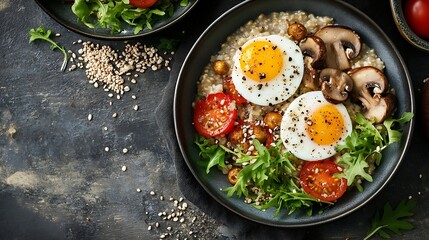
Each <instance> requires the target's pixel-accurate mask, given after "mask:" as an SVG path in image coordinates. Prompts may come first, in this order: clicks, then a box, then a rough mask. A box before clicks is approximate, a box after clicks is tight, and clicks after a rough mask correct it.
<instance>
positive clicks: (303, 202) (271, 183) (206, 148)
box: [196, 138, 320, 216]
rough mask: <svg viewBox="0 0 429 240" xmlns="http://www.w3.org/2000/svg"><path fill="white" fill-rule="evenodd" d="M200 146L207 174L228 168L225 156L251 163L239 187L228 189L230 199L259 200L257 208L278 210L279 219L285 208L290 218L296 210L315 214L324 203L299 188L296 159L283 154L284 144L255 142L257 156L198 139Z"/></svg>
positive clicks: (242, 175)
mask: <svg viewBox="0 0 429 240" xmlns="http://www.w3.org/2000/svg"><path fill="white" fill-rule="evenodd" d="M196 144H197V145H198V146H199V147H200V150H201V152H200V155H201V157H202V158H203V159H205V160H206V163H207V168H206V172H208V171H209V169H210V168H211V167H213V166H216V165H218V166H219V167H221V168H222V167H225V156H228V157H231V156H234V157H235V161H236V162H237V163H249V164H248V165H247V166H245V167H243V168H242V169H241V170H240V172H239V173H238V175H237V177H238V181H237V183H236V184H235V185H233V186H230V187H227V188H225V189H224V191H226V192H227V196H228V197H232V196H233V195H236V196H238V197H241V196H245V197H249V198H252V199H254V200H255V203H254V204H253V206H254V207H256V208H258V209H261V210H264V209H268V208H271V207H274V208H277V210H276V213H275V216H277V215H278V214H279V212H280V210H281V209H282V208H288V209H289V214H292V213H293V212H294V211H295V210H296V209H300V208H305V209H306V210H307V213H308V214H311V213H312V212H311V210H312V209H311V206H312V205H313V202H320V200H319V199H317V198H314V197H312V196H310V195H308V194H307V193H305V192H304V190H302V189H301V188H300V187H298V185H297V184H296V182H298V181H299V178H298V176H296V175H294V173H296V168H295V167H294V165H293V164H292V160H291V159H292V158H293V156H292V154H290V153H288V152H287V153H281V151H280V149H281V145H282V142H281V141H279V142H278V143H277V144H276V146H271V147H270V148H267V147H265V146H263V145H262V144H261V143H260V142H259V141H258V140H256V139H254V140H253V145H254V146H255V149H256V150H257V152H258V153H257V155H255V156H249V155H246V154H244V153H243V152H242V151H238V152H235V151H232V150H230V149H228V148H226V147H224V146H222V145H210V144H209V141H208V140H206V139H204V138H199V139H197V141H196ZM250 163H251V164H250ZM249 186H252V187H256V188H257V189H258V191H257V193H256V192H252V191H250V189H249ZM264 196H270V197H269V198H264Z"/></svg>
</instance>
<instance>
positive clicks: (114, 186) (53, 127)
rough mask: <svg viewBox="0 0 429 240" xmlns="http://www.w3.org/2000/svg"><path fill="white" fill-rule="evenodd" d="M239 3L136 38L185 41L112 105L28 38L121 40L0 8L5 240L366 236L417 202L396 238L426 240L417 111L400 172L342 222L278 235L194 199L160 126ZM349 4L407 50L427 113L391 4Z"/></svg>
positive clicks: (29, 9)
mask: <svg viewBox="0 0 429 240" xmlns="http://www.w3.org/2000/svg"><path fill="white" fill-rule="evenodd" d="M239 2H240V1H238V0H219V1H205V0H201V1H200V3H199V4H198V5H197V7H196V9H195V10H193V12H191V13H190V14H189V15H188V16H186V17H185V18H184V19H183V20H182V21H181V22H179V23H178V24H176V25H174V26H173V27H171V28H168V29H167V30H164V31H162V32H159V33H157V34H155V35H153V36H150V37H142V38H139V39H136V40H132V41H130V43H135V42H136V41H139V42H142V43H145V44H148V45H156V44H157V43H158V42H159V39H160V38H162V37H166V38H179V39H181V44H180V46H179V48H178V49H177V53H176V54H174V55H173V65H171V67H172V71H169V70H168V69H166V68H164V69H162V70H159V71H147V72H146V73H144V74H139V76H138V78H137V84H136V85H135V86H133V87H132V89H131V92H130V93H127V94H125V95H124V96H123V98H122V99H120V100H116V99H115V100H112V99H110V98H109V97H108V96H107V95H106V93H104V92H103V91H102V90H101V89H100V88H94V87H93V86H92V85H91V84H88V80H87V78H86V76H85V73H84V71H82V70H80V69H78V70H75V71H70V72H69V71H65V72H61V71H59V68H60V65H61V60H62V55H61V53H60V52H58V51H51V50H50V49H49V44H47V43H43V42H37V43H34V44H30V43H29V42H28V40H29V35H28V31H29V29H31V28H37V27H38V26H40V25H42V26H44V27H45V28H47V29H52V30H53V32H54V33H60V34H61V36H60V37H55V40H56V41H58V42H59V43H60V44H62V45H63V46H64V47H65V48H66V49H70V50H72V51H75V52H76V51H77V50H78V48H79V46H78V45H77V44H73V42H76V41H78V40H79V39H82V40H84V41H92V42H93V43H98V44H103V45H109V46H111V47H112V48H114V49H123V48H124V45H125V43H124V42H123V41H102V40H98V39H93V38H88V37H84V36H81V35H78V34H76V33H74V32H70V31H68V30H67V29H66V28H64V27H63V26H61V25H60V24H58V23H57V22H55V21H54V20H52V19H51V18H50V17H48V15H47V14H46V13H45V12H43V10H42V9H40V8H39V7H38V6H37V4H36V3H35V2H34V1H31V0H2V1H0V23H1V24H0V34H1V38H0V54H1V56H0V239H120V238H125V239H159V238H162V237H164V236H165V238H166V239H185V238H187V239H277V238H278V239H280V238H282V239H347V238H349V239H362V238H363V236H365V234H366V232H367V231H368V230H369V228H370V221H371V218H372V216H373V215H374V213H375V212H376V210H377V209H382V207H383V206H384V204H385V203H386V201H389V202H391V203H392V204H393V205H396V204H397V203H398V202H399V201H401V200H404V199H408V198H409V197H412V198H413V199H414V200H416V202H417V206H416V208H415V209H414V213H415V215H414V216H413V217H411V218H410V222H412V224H413V225H414V226H415V229H413V230H411V231H405V232H404V233H405V235H404V236H393V238H394V239H429V237H428V236H429V229H428V227H427V226H428V225H429V212H428V210H427V209H428V208H429V201H428V194H429V188H428V186H429V180H428V179H429V177H428V170H429V161H428V160H429V148H428V147H427V146H428V144H427V139H426V138H425V137H424V136H423V133H422V121H421V118H420V117H421V116H420V112H419V111H417V115H416V118H417V121H416V125H415V126H416V128H415V130H414V135H413V138H412V142H411V147H410V149H409V151H408V152H407V154H406V156H405V158H404V160H403V163H402V164H401V166H400V168H399V170H398V171H397V173H396V174H395V175H394V177H393V178H392V179H391V181H390V182H389V183H388V184H387V186H386V187H385V188H384V189H383V190H382V191H381V192H380V193H379V194H378V195H377V196H376V197H375V198H374V199H373V200H371V201H370V202H369V203H368V204H367V205H365V206H364V207H362V208H361V209H359V210H358V211H355V212H354V213H352V214H350V215H348V216H346V217H343V218H341V219H339V220H336V221H333V222H330V223H327V224H322V225H318V226H314V227H306V228H293V229H288V228H275V227H269V226H264V225H261V224H256V223H253V222H249V221H248V220H245V219H242V218H241V217H238V216H236V215H235V214H233V213H231V212H229V211H227V210H225V209H223V208H222V207H221V206H220V205H218V204H217V203H216V202H214V201H213V200H212V199H208V198H202V199H201V201H193V202H191V201H189V200H188V199H187V198H186V196H185V195H184V194H183V192H182V191H181V190H180V187H179V186H180V182H181V179H176V171H177V170H176V168H175V166H174V161H173V160H172V159H171V155H170V152H169V151H170V149H171V148H170V147H169V145H170V144H169V142H170V143H171V142H172V141H175V140H174V138H171V135H172V132H167V133H166V131H171V129H163V128H162V126H163V125H159V122H158V121H157V116H158V114H159V111H160V109H161V110H162V108H159V107H160V103H161V102H162V99H163V98H165V97H166V96H167V97H168V96H169V95H170V94H171V92H169V91H170V90H171V89H169V88H168V86H171V84H172V83H171V81H175V76H176V74H177V71H178V69H179V68H180V65H181V62H183V60H184V57H185V55H186V52H187V49H189V47H190V46H191V44H192V43H193V41H195V39H196V37H197V36H198V35H199V34H200V33H201V32H202V31H203V30H204V29H205V28H206V27H207V26H208V25H209V24H210V22H211V21H213V20H214V19H215V18H216V17H217V16H219V15H220V14H221V13H223V12H224V11H226V10H227V9H229V8H230V7H232V6H234V5H235V4H237V3H239ZM347 2H349V3H351V4H352V5H354V6H356V7H357V8H359V9H360V10H362V11H363V12H365V13H366V14H367V15H368V16H369V17H370V18H372V19H373V20H374V21H375V22H376V23H377V24H378V25H379V26H380V27H381V28H382V29H383V30H384V31H385V33H386V34H387V35H388V36H389V37H390V39H391V40H392V41H393V42H394V44H395V45H396V47H397V48H398V49H399V51H400V53H401V54H402V57H403V58H404V60H405V62H406V64H407V67H408V69H409V72H410V75H411V78H412V81H413V85H414V91H415V94H416V100H417V101H416V102H417V109H419V108H420V107H421V103H420V101H419V99H420V89H421V87H422V84H423V79H424V78H426V77H429V53H427V52H423V51H420V50H417V49H415V48H414V47H412V46H411V45H409V44H408V43H407V42H406V41H405V40H404V39H403V38H402V37H401V35H400V34H399V32H398V31H397V29H396V27H395V25H394V22H393V18H392V16H391V12H390V7H389V2H388V1H387V0H385V1H359V0H350V1H347ZM333 11H334V10H333ZM69 66H70V64H69ZM173 84H174V82H173ZM131 95H136V97H137V98H136V99H132V98H131ZM170 98H171V96H170ZM110 101H113V104H112V105H110V104H109V102H110ZM134 105H139V106H140V108H139V110H138V111H135V110H133V106H134ZM167 111H168V110H167ZM171 111H172V110H171ZM115 112H116V113H118V117H116V118H113V117H112V114H113V113H115ZM88 114H92V116H93V119H92V120H91V121H88ZM105 127H106V129H105ZM106 146H108V147H109V148H110V151H108V152H106V151H105V147H106ZM123 148H127V149H128V150H129V151H128V153H126V154H124V153H123V152H122V149H123ZM123 166H126V167H127V170H126V171H122V169H121V168H122V167H123ZM196 188H198V186H197V185H196ZM199 188H200V187H199ZM137 189H141V191H137ZM199 190H200V191H201V189H199ZM174 201H177V202H176V203H177V204H175V202H174ZM186 205H187V207H186ZM184 208H186V210H183V209H184ZM173 211H174V212H173ZM180 212H181V214H182V215H181V216H180V214H179V213H180ZM173 213H176V215H174V214H173ZM175 216H176V217H177V218H176V219H174V217H175ZM225 216H227V217H225ZM164 218H165V219H164ZM181 219H183V220H181ZM374 239H377V238H374Z"/></svg>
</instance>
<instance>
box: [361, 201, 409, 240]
mask: <svg viewBox="0 0 429 240" xmlns="http://www.w3.org/2000/svg"><path fill="white" fill-rule="evenodd" d="M415 206H416V202H415V201H413V200H408V201H401V202H400V203H399V204H398V206H396V208H395V209H393V208H392V206H391V205H390V203H389V202H387V203H386V204H385V205H384V209H383V213H382V214H381V215H380V212H379V211H377V212H376V214H375V216H374V218H373V219H372V222H371V229H370V230H369V231H368V234H367V236H365V238H364V240H368V239H369V238H371V237H372V236H373V235H374V234H376V233H378V235H379V236H380V237H382V238H390V235H389V233H388V232H386V231H385V229H388V230H390V231H392V232H393V233H395V234H397V235H402V233H401V230H411V229H413V225H412V224H411V223H409V222H407V221H406V220H404V218H406V217H410V216H413V215H414V213H413V212H411V210H413V209H414V207H415Z"/></svg>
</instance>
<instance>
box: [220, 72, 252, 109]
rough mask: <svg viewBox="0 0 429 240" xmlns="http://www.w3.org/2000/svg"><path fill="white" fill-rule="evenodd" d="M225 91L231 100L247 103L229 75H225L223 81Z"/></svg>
mask: <svg viewBox="0 0 429 240" xmlns="http://www.w3.org/2000/svg"><path fill="white" fill-rule="evenodd" d="M223 86H224V89H225V93H226V94H228V95H229V96H231V98H232V100H234V101H235V103H237V104H242V103H247V102H248V101H247V100H246V99H245V98H244V97H242V96H241V95H240V93H238V92H237V89H236V88H235V85H234V83H233V82H232V79H231V77H227V78H225V79H224V81H223Z"/></svg>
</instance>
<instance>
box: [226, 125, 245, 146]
mask: <svg viewBox="0 0 429 240" xmlns="http://www.w3.org/2000/svg"><path fill="white" fill-rule="evenodd" d="M243 139H244V133H243V130H242V129H241V128H239V127H238V128H237V127H236V128H234V129H233V130H232V131H231V132H230V133H229V134H228V140H229V141H230V142H231V143H232V144H235V145H237V144H240V143H241V142H242V141H243Z"/></svg>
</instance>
